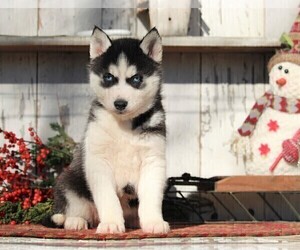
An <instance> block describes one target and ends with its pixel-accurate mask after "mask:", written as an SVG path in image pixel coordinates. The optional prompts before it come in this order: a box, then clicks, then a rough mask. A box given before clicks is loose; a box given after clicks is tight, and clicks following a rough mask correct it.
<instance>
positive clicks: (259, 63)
mask: <svg viewBox="0 0 300 250" xmlns="http://www.w3.org/2000/svg"><path fill="white" fill-rule="evenodd" d="M23 1H24V0H23ZM95 1H96V0H95ZM132 1H134V0H132ZM18 2H20V1H16V0H11V3H13V4H17V3H18ZM30 2H31V4H36V5H37V6H38V8H39V9H32V8H31V9H30V8H29V9H1V8H0V35H19V36H53V35H74V34H76V33H77V32H79V31H83V30H89V29H91V28H92V26H93V25H94V24H97V25H99V26H101V27H103V28H105V29H110V28H114V29H129V30H130V31H131V32H132V34H136V35H137V36H139V37H141V36H142V35H144V33H145V32H146V30H147V28H148V27H147V25H146V27H145V25H144V24H145V23H146V24H147V23H149V21H148V22H147V21H146V22H145V20H144V21H143V22H142V21H141V20H139V19H136V14H135V11H134V9H129V8H127V9H126V7H129V6H130V5H131V4H132V2H131V1H127V0H113V1H111V0H107V1H106V0H105V1H102V2H101V3H102V5H101V7H102V8H98V9H97V8H96V9H91V8H90V9H78V8H73V9H64V8H61V9H47V8H43V7H45V6H44V5H45V4H46V3H47V1H46V0H30ZM114 2H118V3H119V5H118V6H119V7H122V8H123V9H116V8H103V7H105V6H107V5H111V4H112V3H114ZM192 4H193V6H194V7H196V8H193V9H192V13H191V18H190V24H189V31H188V34H189V35H201V36H216V37H217V36H223V37H225V36H227V37H228V36H235V37H265V38H279V36H280V35H281V32H282V31H286V32H288V31H289V28H290V27H291V24H292V23H293V20H294V17H295V16H296V14H297V11H298V10H297V9H296V7H297V6H298V5H299V0H289V1H288V3H287V1H285V0H251V1H250V0H239V1H238V4H237V1H236V0H218V1H216V0H214V1H212V0H193V3H192ZM114 7H116V6H114ZM264 7H267V8H264ZM124 8H125V9H124ZM279 16H280V18H279ZM270 56H271V54H269V53H222V52H215V53H182V52H180V51H178V52H173V53H165V54H164V60H163V64H164V78H165V84H164V96H165V99H164V104H165V108H166V110H167V127H168V140H167V160H168V161H167V162H168V168H167V174H168V176H178V175H181V174H183V173H184V172H189V173H191V174H192V175H196V176H202V177H210V176H215V175H239V174H244V166H243V162H237V159H236V158H235V157H234V156H233V155H232V154H231V153H230V152H229V144H228V142H229V140H230V137H231V134H232V133H233V131H235V130H236V129H237V128H238V127H239V126H240V125H241V123H242V122H243V120H244V119H245V117H246V115H247V113H248V112H249V110H250V108H251V106H252V105H253V102H254V101H255V99H256V98H258V97H259V96H260V95H261V94H262V93H263V92H264V91H265V89H266V88H268V85H267V83H268V76H267V72H266V64H267V61H268V59H269V57H270ZM87 63H88V53H87V52H86V53H83V52H48V53H47V52H0V127H1V128H4V129H8V130H13V131H15V132H17V134H18V135H22V136H23V135H26V132H27V128H28V127H29V126H33V127H35V128H36V129H37V131H38V133H39V134H40V135H41V136H42V138H43V139H44V140H46V139H47V137H49V136H51V135H52V131H51V130H50V127H49V123H50V122H60V123H62V124H64V125H65V127H66V129H67V132H68V133H69V134H70V135H71V136H73V137H74V139H75V140H77V141H79V140H80V139H81V138H82V136H83V132H84V129H85V123H86V117H87V112H88V109H89V102H90V100H91V92H90V89H89V85H88V83H87V82H88V81H87V70H86V64H87ZM267 196H268V199H269V200H270V201H276V202H277V203H276V204H277V205H276V208H277V209H278V212H279V213H280V214H281V215H284V218H285V219H293V218H294V216H293V215H292V214H291V213H286V212H285V211H286V210H287V208H286V206H285V205H283V204H282V203H281V202H280V199H279V200H278V198H276V195H273V194H268V195H267ZM220 198H221V199H222V200H223V201H224V202H225V203H226V204H227V205H228V206H230V207H231V209H232V210H233V211H239V209H238V207H237V205H236V204H234V203H232V200H231V198H229V197H228V196H227V195H226V194H223V195H222V194H220ZM240 198H241V199H243V200H244V202H245V205H246V207H248V208H253V209H254V210H255V212H256V215H258V218H259V219H276V216H274V214H273V213H272V212H271V211H270V209H269V208H267V207H266V206H265V205H263V203H262V202H261V200H260V199H259V198H258V197H257V196H256V195H255V194H251V195H249V194H247V195H246V196H243V194H240ZM290 198H291V200H292V201H294V202H295V201H296V197H293V196H290ZM215 205H216V207H217V211H218V213H219V218H221V219H230V217H229V216H228V214H226V212H225V211H224V210H223V209H221V208H220V206H219V205H218V203H215ZM245 217H246V216H245V214H243V213H240V214H238V218H241V219H242V218H245Z"/></svg>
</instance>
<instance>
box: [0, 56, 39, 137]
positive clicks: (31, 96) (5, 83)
mask: <svg viewBox="0 0 300 250" xmlns="http://www.w3.org/2000/svg"><path fill="white" fill-rule="evenodd" d="M36 82H37V79H36V55H35V54H34V53H3V52H2V53H0V93H1V94H0V116H1V120H0V127H1V128H2V129H7V130H9V131H13V132H15V133H16V134H17V136H22V137H23V136H25V138H26V139H29V138H30V137H29V136H28V131H27V129H28V127H30V126H33V127H36V122H37V120H36V104H37V92H36V88H37V84H36Z"/></svg>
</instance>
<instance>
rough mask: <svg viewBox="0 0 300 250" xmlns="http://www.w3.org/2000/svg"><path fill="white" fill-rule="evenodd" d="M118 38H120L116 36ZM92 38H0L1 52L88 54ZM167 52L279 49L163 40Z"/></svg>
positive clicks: (226, 41) (235, 41)
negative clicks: (70, 52)
mask: <svg viewBox="0 0 300 250" xmlns="http://www.w3.org/2000/svg"><path fill="white" fill-rule="evenodd" d="M113 38H117V37H113ZM89 40H90V38H89V37H79V36H78V37H72V36H56V37H18V36H0V51H82V52H84V51H88V46H89ZM162 40H163V46H164V51H166V52H219V51H220V52H268V51H272V52H273V51H274V50H275V49H278V48H280V42H279V41H278V40H276V39H271V40H270V39H264V38H217V37H197V36H194V37H192V36H190V37H163V38H162Z"/></svg>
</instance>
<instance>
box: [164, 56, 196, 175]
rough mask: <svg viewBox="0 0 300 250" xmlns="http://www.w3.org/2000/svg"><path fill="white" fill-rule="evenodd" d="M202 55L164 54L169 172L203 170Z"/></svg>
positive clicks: (194, 172) (180, 173)
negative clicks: (201, 163) (201, 132)
mask: <svg viewBox="0 0 300 250" xmlns="http://www.w3.org/2000/svg"><path fill="white" fill-rule="evenodd" d="M199 67H200V57H199V55H198V54H194V55H189V54H178V53H170V54H166V55H164V78H165V82H166V83H165V84H164V88H163V95H164V97H165V98H164V104H165V105H164V106H165V109H166V111H167V131H168V132H167V164H168V167H167V175H168V176H181V175H182V174H183V173H185V172H189V173H190V174H192V175H195V176H199V173H200V158H199V156H200V151H199V150H200V147H199V136H200V125H199V122H200V84H199V82H200V71H199Z"/></svg>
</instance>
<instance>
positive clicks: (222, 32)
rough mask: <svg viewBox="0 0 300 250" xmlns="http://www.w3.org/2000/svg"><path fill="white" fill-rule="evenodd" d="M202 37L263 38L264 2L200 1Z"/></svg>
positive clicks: (246, 0) (256, 0)
mask: <svg viewBox="0 0 300 250" xmlns="http://www.w3.org/2000/svg"><path fill="white" fill-rule="evenodd" d="M201 12H202V22H203V24H202V25H203V26H204V25H205V26H204V28H203V35H206V36H219V37H230V36H231V37H263V36H264V2H263V1H261V0H251V1H248V0H239V1H235V0H218V1H211V0H201Z"/></svg>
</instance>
